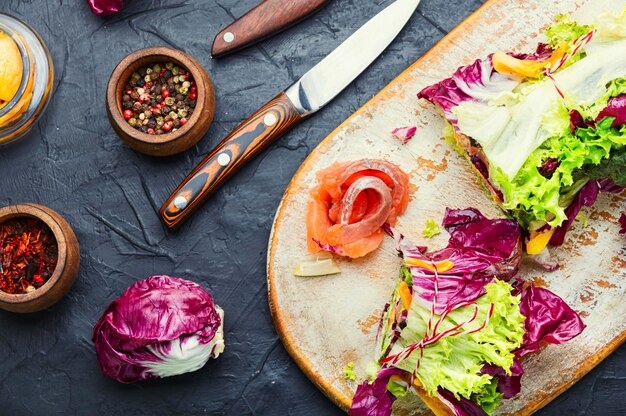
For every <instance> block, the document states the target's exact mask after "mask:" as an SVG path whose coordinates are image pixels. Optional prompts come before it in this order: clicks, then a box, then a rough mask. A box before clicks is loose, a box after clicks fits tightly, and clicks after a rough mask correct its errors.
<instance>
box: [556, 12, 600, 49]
mask: <svg viewBox="0 0 626 416" xmlns="http://www.w3.org/2000/svg"><path fill="white" fill-rule="evenodd" d="M592 30H593V26H588V25H581V24H578V23H577V22H576V21H575V20H573V19H572V18H571V17H570V16H569V15H566V14H561V15H559V16H557V17H556V19H555V21H554V23H552V24H551V25H550V26H549V27H548V28H547V29H546V31H545V35H546V37H547V38H548V44H549V45H550V46H552V47H553V48H556V47H558V46H559V45H560V44H561V43H572V42H573V41H574V40H576V39H577V38H579V37H581V36H582V35H584V34H587V33H589V32H590V31H592Z"/></svg>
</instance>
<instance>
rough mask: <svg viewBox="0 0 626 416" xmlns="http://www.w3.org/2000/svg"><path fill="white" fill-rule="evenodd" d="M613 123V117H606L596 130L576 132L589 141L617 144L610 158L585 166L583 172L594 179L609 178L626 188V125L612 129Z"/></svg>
mask: <svg viewBox="0 0 626 416" xmlns="http://www.w3.org/2000/svg"><path fill="white" fill-rule="evenodd" d="M612 122H613V117H605V118H604V119H603V120H602V121H601V122H600V123H598V124H597V128H596V129H592V128H586V129H578V130H577V131H576V135H577V136H584V137H586V139H587V140H589V141H592V140H593V141H594V142H597V143H600V142H607V141H608V142H611V143H617V145H614V146H613V147H614V148H615V149H616V150H614V151H612V152H611V155H610V157H609V158H601V159H600V160H599V161H598V163H594V164H591V165H587V166H585V167H584V168H583V169H582V172H584V174H585V175H587V176H588V177H590V178H592V179H602V178H609V179H611V180H613V182H615V183H616V184H618V185H620V186H626V146H624V145H626V124H624V125H622V126H620V127H619V128H611V123H612Z"/></svg>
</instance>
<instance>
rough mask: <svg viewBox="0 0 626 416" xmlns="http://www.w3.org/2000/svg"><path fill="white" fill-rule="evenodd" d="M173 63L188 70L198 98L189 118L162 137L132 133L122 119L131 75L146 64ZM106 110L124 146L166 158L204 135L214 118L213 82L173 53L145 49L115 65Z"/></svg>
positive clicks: (197, 66) (194, 64)
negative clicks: (125, 89) (123, 105)
mask: <svg viewBox="0 0 626 416" xmlns="http://www.w3.org/2000/svg"><path fill="white" fill-rule="evenodd" d="M167 62H173V63H175V64H176V65H178V66H181V67H183V68H185V69H186V70H188V71H189V72H190V73H191V75H192V76H193V78H194V80H195V82H196V87H197V94H198V98H197V100H196V107H195V109H194V111H193V114H192V115H191V117H190V118H189V120H188V121H187V123H185V125H184V126H181V127H180V128H179V129H178V130H176V131H173V132H169V133H164V134H158V135H156V134H148V133H143V132H141V131H139V130H136V129H135V128H133V127H132V126H130V125H129V124H128V122H127V121H126V120H125V119H124V116H123V115H122V112H123V109H122V97H123V96H124V85H125V83H126V82H127V81H128V80H129V79H130V77H131V75H132V74H133V72H135V71H137V70H139V69H141V68H142V67H144V66H147V65H149V64H157V63H167ZM106 108H107V114H108V116H109V121H110V122H111V126H112V127H113V130H115V132H116V133H117V135H118V136H120V138H121V139H122V140H124V142H126V144H128V145H129V146H130V147H132V148H133V149H135V150H136V151H138V152H141V153H145V154H147V155H151V156H170V155H174V154H177V153H181V152H184V151H185V150H187V149H189V148H190V147H192V146H193V145H195V144H196V143H198V141H199V140H200V139H201V138H202V137H203V136H204V135H205V134H206V132H207V130H208V129H209V127H210V126H211V122H212V121H213V115H214V114H215V90H214V88H213V81H212V80H211V78H210V77H209V74H207V72H206V71H205V70H204V68H203V67H202V65H201V64H200V63H199V62H198V61H197V60H195V59H194V58H192V57H191V56H189V55H187V54H186V53H184V52H181V51H179V50H176V49H170V48H163V47H158V48H146V49H140V50H138V51H136V52H133V53H131V54H130V55H128V56H127V57H126V58H124V59H122V61H121V62H120V63H119V64H118V65H117V67H116V68H115V70H114V71H113V73H112V74H111V78H110V79H109V85H108V87H107V93H106Z"/></svg>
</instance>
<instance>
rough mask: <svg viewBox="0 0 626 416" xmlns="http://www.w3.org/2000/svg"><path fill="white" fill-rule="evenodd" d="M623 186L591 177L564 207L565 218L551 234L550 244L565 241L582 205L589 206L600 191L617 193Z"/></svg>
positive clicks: (608, 180)
mask: <svg viewBox="0 0 626 416" xmlns="http://www.w3.org/2000/svg"><path fill="white" fill-rule="evenodd" d="M623 189H624V187H621V186H618V185H616V184H615V183H614V182H613V181H612V180H610V179H598V180H596V179H591V180H589V182H587V183H586V184H585V185H584V186H583V187H582V188H581V189H580V191H578V194H577V195H576V197H575V198H574V202H572V203H571V204H570V206H569V207H567V208H566V209H565V215H566V216H567V220H565V221H564V222H563V223H562V224H561V225H560V226H559V227H557V229H556V231H554V234H553V235H552V238H551V239H550V245H553V246H560V245H561V244H563V242H564V241H565V234H566V233H567V231H568V230H569V229H570V227H571V226H572V224H573V223H574V219H575V218H576V216H577V215H578V213H579V212H580V210H581V209H582V208H583V206H586V207H590V206H592V205H593V204H594V203H595V202H596V199H598V193H599V192H600V191H604V192H611V193H618V192H621V191H622V190H623Z"/></svg>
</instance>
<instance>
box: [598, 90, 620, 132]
mask: <svg viewBox="0 0 626 416" xmlns="http://www.w3.org/2000/svg"><path fill="white" fill-rule="evenodd" d="M604 117H615V120H613V123H612V124H611V127H617V126H619V125H622V124H626V94H622V95H618V96H617V97H613V98H611V99H610V100H609V102H608V103H607V105H606V107H605V108H604V109H603V110H602V111H600V114H598V117H596V121H600V120H602V119H603V118H604Z"/></svg>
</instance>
